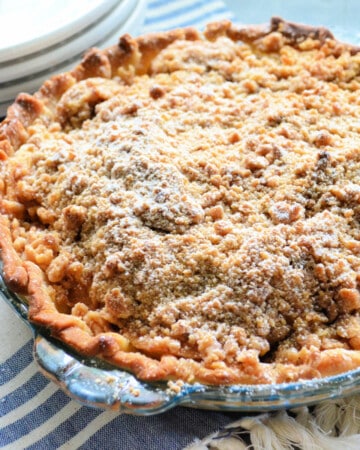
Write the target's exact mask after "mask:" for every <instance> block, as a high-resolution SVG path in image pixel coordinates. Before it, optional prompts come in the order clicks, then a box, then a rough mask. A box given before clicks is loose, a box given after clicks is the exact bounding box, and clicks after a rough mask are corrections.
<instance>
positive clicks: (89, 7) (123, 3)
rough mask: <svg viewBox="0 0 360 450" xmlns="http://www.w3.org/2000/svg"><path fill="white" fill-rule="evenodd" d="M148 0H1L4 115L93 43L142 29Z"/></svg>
mask: <svg viewBox="0 0 360 450" xmlns="http://www.w3.org/2000/svg"><path fill="white" fill-rule="evenodd" d="M145 8H146V0H37V1H36V2H34V1H33V0H1V1H0V30H1V36H2V38H1V40H0V117H1V116H4V115H5V114H6V108H7V107H8V105H9V104H11V103H12V102H13V101H14V98H15V97H16V95H17V94H18V93H20V92H34V91H36V90H37V89H38V88H39V87H40V86H41V84H42V82H43V81H44V80H46V79H47V78H49V77H50V76H51V75H53V74H55V73H60V72H64V71H66V70H69V69H71V68H73V67H74V66H75V65H76V64H77V63H78V62H79V61H80V60H81V57H82V55H83V54H84V52H85V51H86V50H87V49H88V48H90V47H98V48H105V47H107V46H109V45H112V44H116V43H117V42H118V39H119V37H120V36H121V35H122V34H124V33H130V34H132V35H136V34H137V33H138V32H139V31H140V26H141V24H142V21H143V18H144V15H145Z"/></svg>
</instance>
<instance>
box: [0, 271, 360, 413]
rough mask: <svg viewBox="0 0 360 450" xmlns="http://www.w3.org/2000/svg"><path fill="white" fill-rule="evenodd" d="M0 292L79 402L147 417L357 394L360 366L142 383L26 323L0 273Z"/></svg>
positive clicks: (38, 354)
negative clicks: (278, 378) (278, 376)
mask: <svg viewBox="0 0 360 450" xmlns="http://www.w3.org/2000/svg"><path fill="white" fill-rule="evenodd" d="M0 293H1V296H2V297H3V298H4V299H5V300H6V301H7V302H8V303H9V304H10V305H11V306H12V307H13V309H14V310H15V311H16V312H17V313H18V314H19V315H20V316H21V317H22V318H23V319H24V320H25V322H26V323H27V324H28V325H29V326H30V327H31V329H32V331H33V333H34V358H35V360H36V361H37V363H38V365H39V367H40V369H41V371H42V373H44V375H45V376H47V377H48V378H50V379H51V380H53V381H54V382H55V383H56V384H57V385H58V386H59V387H60V388H61V389H62V390H63V391H65V392H66V393H67V394H68V395H69V396H70V397H72V398H74V399H75V400H77V401H78V402H80V403H82V404H86V405H88V406H93V407H97V408H100V409H112V410H116V411H120V412H123V413H128V414H137V415H144V416H145V415H151V414H158V413H161V412H164V411H167V410H169V409H171V408H174V407H175V406H178V405H182V406H188V407H194V408H202V409H210V410H217V411H227V412H232V411H240V412H264V411H271V410H278V409H285V408H295V407H298V406H304V405H311V404H315V403H318V402H320V401H322V400H328V399H334V398H340V397H345V396H348V395H350V394H354V393H356V392H360V368H359V369H356V370H353V371H350V372H346V373H344V374H341V375H336V376H332V377H327V378H323V379H318V380H310V381H303V382H296V383H283V384H273V385H234V386H207V385H203V384H199V383H195V384H186V383H185V384H183V385H179V386H178V391H177V392H175V391H174V390H173V389H169V387H168V384H167V383H166V382H163V383H145V382H143V381H140V380H138V379H136V378H135V377H134V376H133V375H132V374H130V373H128V372H126V371H123V370H119V369H116V368H114V367H113V366H110V365H109V364H107V363H104V362H102V361H99V360H96V359H83V358H82V357H81V356H80V355H76V354H75V353H74V352H72V351H71V350H70V349H69V348H67V347H65V346H64V345H63V344H61V343H60V342H58V341H55V340H54V339H53V338H51V336H50V335H49V334H48V332H47V331H46V330H45V329H41V328H39V327H36V326H34V325H32V324H30V323H29V321H28V319H27V305H26V302H25V301H24V300H22V299H21V298H20V297H19V296H17V295H14V294H13V293H12V292H11V291H10V290H9V289H7V287H6V286H5V284H4V281H3V279H2V278H1V277H0Z"/></svg>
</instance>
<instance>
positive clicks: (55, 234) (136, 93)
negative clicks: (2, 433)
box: [0, 19, 360, 384]
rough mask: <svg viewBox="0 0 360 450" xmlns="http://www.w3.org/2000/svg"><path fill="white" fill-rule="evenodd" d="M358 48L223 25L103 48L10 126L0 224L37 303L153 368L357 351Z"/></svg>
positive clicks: (189, 372) (343, 362)
mask: <svg viewBox="0 0 360 450" xmlns="http://www.w3.org/2000/svg"><path fill="white" fill-rule="evenodd" d="M359 74H360V56H359V54H358V53H357V49H355V48H353V47H350V46H347V45H345V44H341V43H339V42H337V41H335V40H334V39H333V37H332V35H331V34H330V33H329V32H328V31H326V30H323V29H316V28H314V29H312V28H307V27H302V26H297V25H294V24H289V23H286V22H283V21H282V20H280V19H274V20H273V21H272V23H271V25H270V26H268V27H245V28H240V27H236V26H234V25H232V24H230V23H227V22H223V23H218V24H211V25H210V26H209V27H208V28H207V30H206V31H205V33H204V34H201V33H198V32H197V31H195V30H193V29H185V30H176V31H172V32H168V33H163V34H161V33H159V34H156V35H148V36H143V37H139V38H137V39H132V38H130V37H129V36H124V37H122V38H121V39H120V42H119V45H118V46H114V47H112V48H110V49H108V50H105V51H99V50H91V51H90V52H89V53H88V54H87V55H86V56H85V58H84V61H83V63H82V64H81V65H80V66H78V67H77V68H76V69H74V71H73V72H71V73H67V74H62V75H59V76H58V77H55V78H53V79H51V80H49V81H48V82H46V83H45V84H44V86H43V87H42V88H41V90H40V91H39V92H38V93H36V94H35V95H34V96H29V95H26V94H21V95H19V97H18V99H17V101H16V103H15V104H14V105H13V106H12V108H11V109H10V110H9V113H8V117H7V119H6V120H5V121H4V122H3V124H2V125H1V126H0V136H2V141H0V149H2V150H1V159H2V160H3V161H2V163H1V169H0V170H1V182H0V184H1V186H0V188H1V196H2V198H1V213H2V215H1V225H0V242H1V247H2V258H3V261H4V265H5V270H4V271H5V279H6V281H7V283H8V284H9V285H10V286H11V287H12V288H13V289H14V290H15V291H16V292H19V293H23V294H25V297H26V298H27V299H28V301H29V304H30V319H31V320H32V321H33V322H35V323H37V324H40V325H45V326H47V327H49V328H50V329H51V331H52V333H53V335H54V336H55V337H57V338H58V339H60V340H62V341H64V342H66V343H68V344H69V345H70V346H72V347H74V348H75V349H76V350H78V351H79V352H80V353H83V354H86V355H98V356H100V357H102V358H105V359H107V360H108V361H111V362H112V363H114V364H116V365H118V366H120V367H123V368H125V369H128V370H130V371H132V372H134V373H135V374H136V375H137V376H138V377H139V378H141V379H146V380H159V379H182V380H185V381H190V382H192V381H201V382H204V383H211V384H232V383H249V384H256V383H274V382H287V381H292V380H298V379H309V378H316V377H323V376H326V375H331V374H335V373H340V372H343V371H346V370H350V369H352V368H355V367H358V366H359V365H360V351H359V349H360V317H359V312H360V291H359V281H360V227H359V220H360V152H359V148H360V96H359V88H360V75H359Z"/></svg>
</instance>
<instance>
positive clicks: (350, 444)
mask: <svg viewBox="0 0 360 450" xmlns="http://www.w3.org/2000/svg"><path fill="white" fill-rule="evenodd" d="M223 18H232V15H231V13H230V12H229V10H227V8H226V7H225V3H223V2H222V1H221V0H150V1H149V4H148V9H147V12H146V18H145V23H144V25H143V27H142V30H141V32H149V31H159V30H166V29H169V28H173V27H181V26H187V25H193V26H196V27H199V28H202V27H203V26H204V25H205V24H206V23H207V22H209V21H211V20H217V19H223ZM359 403H360V402H359V400H358V399H357V398H355V399H351V400H350V401H339V402H330V403H328V404H326V405H325V406H322V407H321V408H322V409H321V408H319V409H318V410H317V412H318V414H317V415H318V417H320V418H324V417H325V420H323V421H322V422H321V423H320V425H322V426H323V428H325V433H323V432H320V431H319V428H318V423H319V422H316V421H315V419H314V415H312V414H311V412H310V411H309V410H308V409H307V408H302V409H300V410H298V411H295V412H292V413H291V414H288V413H286V412H280V413H276V414H274V415H272V414H265V415H258V416H253V417H251V418H246V417H242V416H241V415H240V414H236V413H228V414H225V413H218V412H211V411H202V410H195V409H190V408H181V407H177V408H174V409H173V410H171V411H169V412H166V413H163V414H160V415H158V416H150V417H137V416H129V415H125V414H119V413H116V412H110V411H106V412H104V411H101V410H96V409H92V408H89V407H86V406H82V405H80V404H78V403H77V402H75V401H74V400H71V399H70V398H69V397H68V396H67V395H66V394H65V393H63V392H62V391H61V390H60V389H59V388H58V387H57V386H56V385H55V384H54V383H52V382H51V381H49V380H48V379H46V378H45V377H44V376H43V375H42V374H41V373H40V372H39V371H38V368H37V366H36V364H35V362H34V361H33V358H32V333H31V331H30V329H29V328H28V327H27V325H25V324H24V323H23V321H22V320H21V319H20V318H19V317H18V316H17V315H16V314H14V312H13V310H12V309H11V308H10V306H9V305H8V304H7V303H6V302H4V301H3V300H2V299H0V448H5V449H15V450H21V449H34V450H35V449H36V450H41V449H55V448H56V449H57V448H59V449H86V450H89V449H103V450H107V449H124V450H158V449H163V450H176V449H183V448H185V447H188V448H190V447H191V448H192V449H195V448H196V449H203V450H204V449H208V448H211V449H224V450H225V449H228V450H229V449H234V450H235V449H243V448H245V446H244V444H243V443H242V441H241V440H240V439H239V438H240V437H243V436H244V432H245V431H244V430H246V429H248V430H250V434H249V436H250V439H251V442H252V444H253V447H252V448H255V449H266V450H267V449H270V448H274V449H276V450H281V449H285V448H292V447H285V446H284V442H285V441H286V439H287V441H288V442H289V439H290V440H292V441H293V442H297V443H299V448H304V449H305V448H306V449H309V450H310V449H322V448H324V449H331V448H334V449H335V448H337V449H338V448H344V449H350V448H353V449H358V448H360V438H359V435H357V434H356V433H358V432H359V424H358V420H357V417H359V416H360V407H359ZM324 408H325V409H324ZM326 408H327V409H326ZM346 415H347V416H346ZM345 416H346V417H347V419H346V420H345V422H344V420H343V428H342V430H343V431H342V433H343V434H344V435H346V434H347V435H350V436H349V437H348V438H344V439H345V440H341V439H340V438H335V437H332V436H331V435H333V434H334V430H335V426H338V428H339V427H340V425H339V420H338V417H343V418H344V417H345ZM330 417H331V420H330ZM319 420H320V419H319ZM234 421H237V422H236V423H235V424H234ZM359 421H360V419H359ZM344 423H345V426H344ZM226 426H228V427H230V428H227V429H226V428H224V427H226ZM219 429H223V430H222V431H221V432H220V434H217V431H218V430H219ZM339 429H341V427H340V428H339ZM344 430H345V431H344ZM326 433H327V434H326ZM214 434H215V435H214ZM207 436H209V437H207ZM200 441H202V442H200Z"/></svg>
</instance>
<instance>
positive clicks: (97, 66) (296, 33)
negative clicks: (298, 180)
mask: <svg viewBox="0 0 360 450" xmlns="http://www.w3.org/2000/svg"><path fill="white" fill-rule="evenodd" d="M272 33H280V34H281V36H282V37H283V38H284V40H285V42H286V44H288V45H292V46H294V47H298V46H299V44H301V43H302V42H304V41H305V40H307V39H312V40H314V41H317V42H318V44H319V46H321V45H322V44H324V43H325V42H328V41H331V42H332V43H333V45H332V47H331V48H332V49H333V53H334V55H335V56H337V55H339V54H341V52H343V51H348V52H350V53H352V54H354V53H356V52H358V51H360V49H359V48H357V47H354V46H350V45H347V44H342V43H339V42H338V41H336V40H334V37H333V35H332V33H331V32H330V31H329V30H327V29H326V28H323V27H310V26H306V25H300V24H296V23H291V22H286V21H284V20H283V19H281V18H278V17H274V18H272V20H271V22H270V24H266V25H254V26H246V27H242V26H236V25H234V24H232V23H231V22H230V21H222V22H215V23H211V24H209V25H208V26H207V28H206V30H205V31H204V33H203V34H201V33H199V32H198V31H196V30H195V29H194V28H184V29H177V30H172V31H168V32H163V33H154V34H147V35H144V36H140V37H138V38H135V39H134V38H132V37H131V36H129V35H124V36H122V37H121V38H120V40H119V43H118V45H114V46H112V47H109V48H108V49H106V50H99V49H95V48H93V49H90V50H89V51H88V52H87V53H86V54H85V56H84V58H83V60H82V62H81V63H80V64H79V65H78V66H77V67H75V69H74V70H72V71H71V72H67V73H62V74H59V75H56V76H54V77H52V78H51V79H50V80H48V81H46V82H45V83H44V84H43V85H42V86H41V88H40V89H39V90H38V91H37V92H36V93H35V94H34V95H29V94H25V93H21V94H19V95H18V96H17V98H16V100H15V102H14V104H13V105H12V106H10V107H9V109H8V114H7V117H6V119H5V120H4V121H3V122H2V123H1V124H0V159H2V160H5V159H6V158H7V157H8V156H9V155H11V154H12V153H13V152H15V151H16V150H17V149H18V148H19V147H20V146H21V145H22V144H23V143H25V142H26V140H27V139H28V136H29V128H30V127H31V125H32V124H33V122H34V121H35V120H36V119H37V118H41V120H43V122H44V123H48V124H50V123H51V121H52V120H53V118H54V116H55V114H56V104H57V102H58V100H59V99H60V98H61V96H62V95H63V94H64V93H65V92H66V91H67V90H68V89H69V88H70V87H71V86H73V85H74V84H75V83H76V82H78V81H80V80H84V79H87V78H91V77H102V78H111V77H112V76H113V75H114V74H115V72H116V71H117V70H118V69H119V68H120V67H121V68H124V69H128V70H127V71H126V73H127V74H131V70H130V69H133V75H141V74H145V73H147V72H148V71H149V68H150V64H151V61H152V60H153V58H154V57H155V56H156V55H157V54H158V53H159V52H160V51H161V50H162V49H164V48H166V47H167V46H169V45H170V44H171V43H172V42H174V41H176V40H190V41H191V40H200V39H207V40H210V41H211V40H216V39H217V38H218V37H220V36H227V37H229V38H230V39H231V40H233V41H242V42H246V43H250V44H251V43H255V42H256V41H258V40H260V39H263V38H265V37H266V36H269V35H271V34H272ZM274 42H275V41H274ZM265 50H267V51H269V52H271V51H277V50H278V49H277V48H276V42H275V43H274V46H273V44H272V42H269V43H268V45H267V47H266V49H265ZM128 76H130V75H128ZM124 81H125V82H126V79H125V80H124ZM128 81H129V82H131V80H128ZM0 248H1V251H2V260H3V271H4V277H5V281H6V283H7V284H8V285H9V287H10V288H11V289H12V290H13V291H14V292H17V293H21V294H24V293H25V294H27V297H28V299H29V304H30V309H29V318H30V320H33V321H35V322H36V323H37V324H40V325H44V326H47V327H50V328H51V332H52V334H53V335H54V336H55V337H56V338H58V339H60V340H62V341H64V342H66V343H67V344H69V345H70V346H71V347H73V348H74V349H75V350H77V351H79V352H80V353H82V354H85V355H87V356H95V355H97V356H100V357H102V358H104V359H106V360H108V361H110V362H113V363H115V364H116V365H119V366H121V367H123V368H125V369H127V370H130V371H131V372H133V373H134V374H135V375H136V376H138V377H139V378H141V379H146V380H161V379H178V378H185V379H189V380H191V377H190V376H187V371H191V374H192V376H193V379H195V380H198V381H202V382H204V383H215V384H233V383H235V382H236V383H244V384H255V383H266V382H269V381H267V380H269V379H271V380H272V381H273V380H274V379H275V380H276V381H278V382H281V381H286V380H287V379H289V370H290V372H291V367H290V368H289V365H286V366H282V365H281V364H279V365H277V367H276V370H277V372H276V375H275V374H274V372H273V371H274V368H266V367H265V366H266V365H265V364H261V366H263V367H262V369H263V370H262V372H261V373H260V374H259V372H258V369H255V368H253V367H252V363H251V361H248V362H247V363H246V364H244V366H246V367H244V372H243V374H242V375H241V376H240V377H239V374H238V373H235V372H234V371H233V370H232V369H229V368H225V367H219V368H218V369H212V370H208V369H206V368H204V367H201V366H200V364H198V363H197V362H195V361H193V362H191V363H189V362H188V361H187V363H186V364H182V361H181V360H178V361H177V364H174V359H175V357H173V356H164V357H162V358H161V359H160V360H159V361H157V360H154V359H151V358H148V357H146V356H145V355H143V354H140V353H138V352H136V351H131V350H132V348H131V344H129V342H127V340H126V339H124V338H123V337H122V336H121V335H118V334H116V333H102V334H100V335H98V336H95V337H93V336H91V335H90V333H89V332H88V330H87V329H86V325H84V323H83V322H82V321H81V320H80V319H77V318H76V317H73V316H69V315H66V314H60V313H58V312H57V311H56V308H55V306H54V304H53V302H52V299H51V297H50V295H49V293H48V292H47V290H46V288H45V287H44V280H43V273H42V271H41V270H40V269H39V268H38V267H37V266H36V265H34V264H33V263H31V262H23V261H22V260H21V259H20V258H19V256H18V255H17V253H16V251H15V250H14V248H13V246H12V240H11V233H10V227H9V222H8V220H7V218H6V217H5V216H0ZM303 353H304V354H303V355H302V358H301V359H302V360H301V361H299V364H298V365H296V368H295V367H294V370H296V372H297V378H304V379H306V378H314V377H317V376H326V375H331V374H332V373H329V370H330V369H329V367H331V365H330V364H329V359H330V360H333V361H334V364H333V365H332V367H333V370H334V373H340V372H342V371H343V368H344V367H345V368H346V370H349V369H350V368H351V367H353V368H355V367H357V366H359V365H360V352H356V351H351V352H349V351H344V350H341V351H339V350H337V349H332V350H326V351H324V352H322V353H321V354H319V355H309V354H307V353H306V350H305V349H304V352H303ZM325 360H326V363H325V364H322V362H323V361H325ZM189 364H190V365H191V368H190V369H189ZM290 379H291V375H290Z"/></svg>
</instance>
